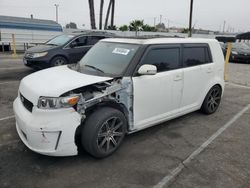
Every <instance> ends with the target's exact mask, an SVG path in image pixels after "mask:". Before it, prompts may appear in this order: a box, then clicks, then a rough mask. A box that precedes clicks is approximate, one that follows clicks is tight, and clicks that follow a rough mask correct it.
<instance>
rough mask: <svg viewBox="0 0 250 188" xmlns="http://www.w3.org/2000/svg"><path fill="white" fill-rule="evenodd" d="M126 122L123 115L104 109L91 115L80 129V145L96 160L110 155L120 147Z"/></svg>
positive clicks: (117, 111) (111, 109) (107, 108)
mask: <svg viewBox="0 0 250 188" xmlns="http://www.w3.org/2000/svg"><path fill="white" fill-rule="evenodd" d="M126 126H127V121H126V118H125V117H124V115H123V113H122V112H120V111H119V110H116V109H114V108H109V107H104V108H100V109H98V110H97V111H95V112H94V113H92V114H91V115H90V116H89V117H88V119H87V120H86V122H85V124H84V125H83V129H82V145H83V147H84V149H85V150H86V151H87V152H88V153H90V154H91V155H92V156H94V157H96V158H104V157H107V156H109V155H111V154H112V153H113V152H114V151H116V150H117V149H118V147H119V146H120V145H121V143H122V141H123V138H124V136H125V133H126Z"/></svg>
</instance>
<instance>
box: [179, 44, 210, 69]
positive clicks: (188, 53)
mask: <svg viewBox="0 0 250 188" xmlns="http://www.w3.org/2000/svg"><path fill="white" fill-rule="evenodd" d="M210 62H212V60H211V56H210V54H209V52H208V48H207V47H185V48H184V51H183V66H184V67H191V66H196V65H202V64H206V63H210Z"/></svg>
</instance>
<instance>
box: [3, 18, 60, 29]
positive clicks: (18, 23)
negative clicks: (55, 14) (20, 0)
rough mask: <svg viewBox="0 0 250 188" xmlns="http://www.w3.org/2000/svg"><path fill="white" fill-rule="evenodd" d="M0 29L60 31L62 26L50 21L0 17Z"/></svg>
mask: <svg viewBox="0 0 250 188" xmlns="http://www.w3.org/2000/svg"><path fill="white" fill-rule="evenodd" d="M0 28H7V29H27V30H45V31H62V26H61V25H60V24H58V23H57V22H55V21H52V20H41V19H33V18H22V17H12V16H1V15H0Z"/></svg>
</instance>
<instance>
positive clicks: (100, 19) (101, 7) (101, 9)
mask: <svg viewBox="0 0 250 188" xmlns="http://www.w3.org/2000/svg"><path fill="white" fill-rule="evenodd" d="M103 5H104V0H101V2H100V18H99V29H100V30H102V15H103Z"/></svg>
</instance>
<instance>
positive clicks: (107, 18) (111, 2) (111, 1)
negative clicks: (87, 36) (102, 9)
mask: <svg viewBox="0 0 250 188" xmlns="http://www.w3.org/2000/svg"><path fill="white" fill-rule="evenodd" d="M112 4H113V0H110V1H109V6H108V10H107V14H106V19H105V25H104V29H107V28H108V20H109V14H110V9H111V6H112Z"/></svg>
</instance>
